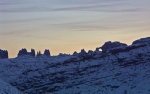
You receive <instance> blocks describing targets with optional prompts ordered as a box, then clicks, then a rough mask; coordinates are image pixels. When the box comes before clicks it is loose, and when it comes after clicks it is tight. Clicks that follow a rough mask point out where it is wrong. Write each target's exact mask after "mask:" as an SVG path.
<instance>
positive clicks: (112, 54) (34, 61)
mask: <svg viewBox="0 0 150 94" xmlns="http://www.w3.org/2000/svg"><path fill="white" fill-rule="evenodd" d="M146 41H147V40H146ZM142 42H143V40H142ZM146 43H147V44H141V43H140V44H139V41H138V44H133V45H130V46H127V47H117V48H113V49H111V50H110V51H109V52H107V53H102V54H100V53H101V52H99V53H97V54H95V53H94V52H93V53H94V54H95V55H93V56H88V55H87V54H85V55H84V54H79V56H78V55H75V56H74V55H68V56H67V55H66V56H51V57H46V56H39V57H36V58H33V57H29V56H23V57H18V58H14V59H0V77H1V79H3V80H5V81H6V82H8V83H9V84H11V85H12V86H14V87H16V88H17V89H18V90H20V91H22V92H23V93H25V94H150V49H149V45H150V43H149V41H148V42H146ZM118 51H119V52H118ZM14 94H16V93H14Z"/></svg>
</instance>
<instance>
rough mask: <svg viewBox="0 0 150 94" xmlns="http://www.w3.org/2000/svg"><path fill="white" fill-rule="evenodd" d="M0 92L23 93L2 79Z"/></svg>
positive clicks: (6, 93)
mask: <svg viewBox="0 0 150 94" xmlns="http://www.w3.org/2000/svg"><path fill="white" fill-rule="evenodd" d="M0 94H22V93H21V92H20V91H18V90H17V89H16V88H14V87H12V86H11V85H10V84H8V83H6V82H5V81H3V80H2V79H0Z"/></svg>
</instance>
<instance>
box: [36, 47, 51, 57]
mask: <svg viewBox="0 0 150 94" xmlns="http://www.w3.org/2000/svg"><path fill="white" fill-rule="evenodd" d="M43 55H44V56H51V54H50V51H49V50H48V49H45V51H44V54H42V53H41V51H38V52H37V56H43Z"/></svg>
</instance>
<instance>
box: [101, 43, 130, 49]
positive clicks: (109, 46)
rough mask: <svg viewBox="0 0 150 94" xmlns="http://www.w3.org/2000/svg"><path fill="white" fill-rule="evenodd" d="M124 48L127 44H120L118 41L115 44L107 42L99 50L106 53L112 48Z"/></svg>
mask: <svg viewBox="0 0 150 94" xmlns="http://www.w3.org/2000/svg"><path fill="white" fill-rule="evenodd" d="M126 46H127V44H125V43H120V42H118V41H116V42H111V41H108V42H105V43H104V45H103V46H102V47H100V48H101V49H102V51H108V50H110V49H113V48H117V47H126Z"/></svg>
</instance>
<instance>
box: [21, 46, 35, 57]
mask: <svg viewBox="0 0 150 94" xmlns="http://www.w3.org/2000/svg"><path fill="white" fill-rule="evenodd" d="M24 55H28V56H33V57H35V50H34V49H31V52H27V49H25V48H23V49H21V50H20V51H19V53H18V57H20V56H24Z"/></svg>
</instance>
